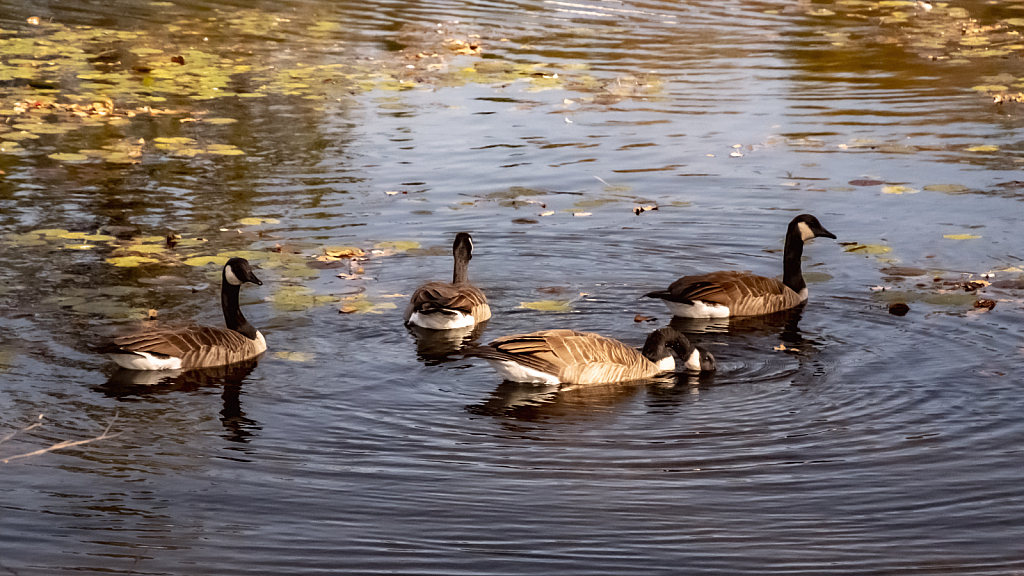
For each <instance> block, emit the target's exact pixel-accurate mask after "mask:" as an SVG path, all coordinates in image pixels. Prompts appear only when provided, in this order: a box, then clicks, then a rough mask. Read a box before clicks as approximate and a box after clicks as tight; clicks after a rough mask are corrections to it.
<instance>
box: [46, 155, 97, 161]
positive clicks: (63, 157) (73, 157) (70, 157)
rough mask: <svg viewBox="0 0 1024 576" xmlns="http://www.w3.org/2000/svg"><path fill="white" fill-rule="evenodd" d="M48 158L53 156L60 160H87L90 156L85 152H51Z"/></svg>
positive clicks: (54, 158)
mask: <svg viewBox="0 0 1024 576" xmlns="http://www.w3.org/2000/svg"><path fill="white" fill-rule="evenodd" d="M47 158H51V159H53V160H57V161H59V162H85V161H87V160H88V159H89V157H88V156H86V155H85V154H73V153H63V154H49V155H47Z"/></svg>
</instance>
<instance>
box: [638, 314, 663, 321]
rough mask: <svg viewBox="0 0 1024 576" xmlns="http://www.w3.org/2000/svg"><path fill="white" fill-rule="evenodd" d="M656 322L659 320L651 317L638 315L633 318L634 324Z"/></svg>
mask: <svg viewBox="0 0 1024 576" xmlns="http://www.w3.org/2000/svg"><path fill="white" fill-rule="evenodd" d="M655 320H657V318H654V317H651V316H643V315H641V314H637V315H636V316H634V317H633V322H654V321H655Z"/></svg>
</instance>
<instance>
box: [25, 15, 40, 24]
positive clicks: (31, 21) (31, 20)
mask: <svg viewBox="0 0 1024 576" xmlns="http://www.w3.org/2000/svg"><path fill="white" fill-rule="evenodd" d="M25 22H28V23H29V24H30V25H32V26H39V23H40V22H41V20H39V16H32V17H31V18H29V19H27V20H25Z"/></svg>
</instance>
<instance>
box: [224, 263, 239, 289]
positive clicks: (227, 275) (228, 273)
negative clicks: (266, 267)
mask: <svg viewBox="0 0 1024 576" xmlns="http://www.w3.org/2000/svg"><path fill="white" fill-rule="evenodd" d="M224 279H225V280H227V281H228V284H231V285H232V286H241V285H242V281H241V280H239V279H238V276H235V271H234V270H232V269H231V266H225V267H224Z"/></svg>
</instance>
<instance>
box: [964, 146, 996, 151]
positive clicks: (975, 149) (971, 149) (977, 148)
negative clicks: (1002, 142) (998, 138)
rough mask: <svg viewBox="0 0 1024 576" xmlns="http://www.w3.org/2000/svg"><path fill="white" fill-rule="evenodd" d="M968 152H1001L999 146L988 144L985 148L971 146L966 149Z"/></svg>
mask: <svg viewBox="0 0 1024 576" xmlns="http://www.w3.org/2000/svg"><path fill="white" fill-rule="evenodd" d="M964 150H966V151H967V152H995V151H997V150H999V146H995V145H993V144H986V145H984V146H971V147H970V148H964Z"/></svg>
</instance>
